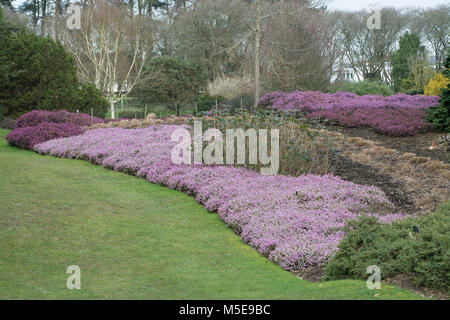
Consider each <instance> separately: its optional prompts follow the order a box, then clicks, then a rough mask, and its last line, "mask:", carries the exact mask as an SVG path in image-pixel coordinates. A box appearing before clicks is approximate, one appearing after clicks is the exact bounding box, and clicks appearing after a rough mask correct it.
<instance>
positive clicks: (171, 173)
mask: <svg viewBox="0 0 450 320" xmlns="http://www.w3.org/2000/svg"><path fill="white" fill-rule="evenodd" d="M178 127H179V126H170V125H161V126H154V127H150V128H145V129H134V130H131V129H122V128H113V129H96V130H90V131H88V132H86V133H85V134H83V135H79V136H73V137H70V138H62V139H55V140H51V141H47V142H45V143H42V144H38V145H36V146H35V147H34V149H35V150H36V151H37V152H39V153H41V154H47V155H53V156H57V157H65V158H76V159H84V160H88V161H90V162H93V163H96V164H99V165H102V166H104V167H106V168H110V169H113V170H115V171H122V172H126V173H129V174H133V175H136V176H138V177H142V178H146V179H147V180H148V181H150V182H153V183H157V184H161V185H165V186H168V187H170V188H172V189H176V190H180V191H183V192H185V193H187V194H189V195H192V196H195V198H196V199H197V201H199V202H200V203H202V204H203V205H204V206H205V207H206V208H207V209H208V210H209V211H217V212H218V214H219V216H220V217H221V219H222V220H223V221H225V222H226V223H227V225H229V226H230V227H231V228H232V229H233V230H235V231H236V232H237V233H238V234H239V235H240V236H241V238H242V239H243V240H244V241H245V242H247V243H249V244H250V245H251V246H252V247H254V248H255V249H257V250H258V251H259V252H260V253H261V254H263V255H265V256H267V257H268V258H269V259H270V260H272V261H274V262H276V263H278V264H280V265H281V266H282V267H283V268H285V269H287V270H298V269H302V268H305V267H308V266H313V265H322V264H324V263H326V262H327V261H329V259H330V258H331V257H332V256H333V255H334V253H335V252H336V250H337V246H338V244H339V242H340V240H341V239H342V238H343V236H344V233H343V231H342V229H343V227H344V225H345V222H346V221H348V220H351V219H355V218H357V217H359V216H360V215H362V214H366V215H372V216H376V217H379V218H380V220H381V221H383V222H390V221H393V220H396V219H401V218H403V217H404V216H405V215H403V214H393V213H392V212H393V211H394V207H393V205H392V204H391V203H390V202H389V200H388V199H387V198H386V196H385V194H384V193H383V192H382V191H381V190H380V189H378V188H375V187H369V186H360V185H357V184H354V183H352V182H347V181H343V180H341V179H340V178H337V177H334V176H331V175H326V176H315V175H304V176H300V177H287V176H281V175H278V176H261V175H259V174H258V173H256V172H253V171H249V170H246V169H244V168H236V167H225V166H216V167H213V166H202V165H200V166H186V165H174V164H172V162H171V159H170V152H171V149H172V147H173V146H174V145H175V142H171V140H170V136H171V132H172V131H173V130H175V129H177V128H178Z"/></svg>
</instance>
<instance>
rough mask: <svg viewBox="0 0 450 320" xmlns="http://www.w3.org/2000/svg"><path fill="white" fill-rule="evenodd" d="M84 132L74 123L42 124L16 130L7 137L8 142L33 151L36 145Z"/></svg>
mask: <svg viewBox="0 0 450 320" xmlns="http://www.w3.org/2000/svg"><path fill="white" fill-rule="evenodd" d="M83 132H84V129H83V128H82V127H80V126H79V125H76V124H72V123H54V122H42V123H40V124H38V125H36V126H32V127H24V128H16V129H14V130H13V131H11V132H10V133H9V134H8V135H7V136H6V141H8V143H9V144H11V145H15V146H18V147H20V148H23V149H32V148H33V146H34V145H35V144H38V143H42V142H45V141H48V140H52V139H56V138H63V137H70V136H74V135H79V134H82V133H83Z"/></svg>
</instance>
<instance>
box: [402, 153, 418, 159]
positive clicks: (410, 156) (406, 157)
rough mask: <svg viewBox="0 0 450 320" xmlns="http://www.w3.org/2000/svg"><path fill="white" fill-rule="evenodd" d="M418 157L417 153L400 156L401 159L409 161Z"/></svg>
mask: <svg viewBox="0 0 450 320" xmlns="http://www.w3.org/2000/svg"><path fill="white" fill-rule="evenodd" d="M415 156H416V154H415V153H405V154H403V155H401V156H400V159H402V160H406V161H409V160H410V159H412V158H414V157H415Z"/></svg>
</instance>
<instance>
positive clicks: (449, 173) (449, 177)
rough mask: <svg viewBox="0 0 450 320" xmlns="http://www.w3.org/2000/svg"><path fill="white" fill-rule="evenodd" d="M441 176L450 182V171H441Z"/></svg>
mask: <svg viewBox="0 0 450 320" xmlns="http://www.w3.org/2000/svg"><path fill="white" fill-rule="evenodd" d="M439 175H440V176H441V177H442V178H443V179H445V180H447V181H450V170H440V171H439Z"/></svg>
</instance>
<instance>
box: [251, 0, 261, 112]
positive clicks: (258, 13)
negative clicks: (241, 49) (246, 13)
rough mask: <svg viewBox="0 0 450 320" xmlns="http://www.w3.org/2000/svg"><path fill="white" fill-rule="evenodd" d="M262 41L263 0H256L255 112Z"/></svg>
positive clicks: (254, 108)
mask: <svg viewBox="0 0 450 320" xmlns="http://www.w3.org/2000/svg"><path fill="white" fill-rule="evenodd" d="M260 42H261V0H256V30H255V103H254V105H253V110H252V113H253V112H256V108H257V106H258V101H259V86H260V84H259V82H260V79H259V76H260V74H259V71H260V70H259V68H260V65H259V55H260Z"/></svg>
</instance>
